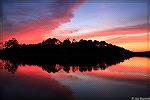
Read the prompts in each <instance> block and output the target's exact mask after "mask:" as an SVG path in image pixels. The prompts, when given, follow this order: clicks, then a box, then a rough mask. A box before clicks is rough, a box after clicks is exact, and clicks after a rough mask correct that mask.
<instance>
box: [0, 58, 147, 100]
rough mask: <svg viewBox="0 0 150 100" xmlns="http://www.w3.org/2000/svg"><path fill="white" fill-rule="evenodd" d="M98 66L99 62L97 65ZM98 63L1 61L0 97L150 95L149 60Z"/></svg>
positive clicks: (119, 98) (129, 98) (118, 99)
mask: <svg viewBox="0 0 150 100" xmlns="http://www.w3.org/2000/svg"><path fill="white" fill-rule="evenodd" d="M97 66H98V65H97ZM97 66H91V67H89V66H87V67H84V68H81V67H79V66H69V67H68V66H67V67H66V66H61V65H59V64H56V66H53V68H52V69H48V70H46V69H43V68H42V67H41V66H36V65H35V66H33V65H32V66H30V65H26V64H25V65H17V66H15V65H13V64H11V63H9V61H4V60H0V100H54V99H56V100H58V99H60V100H63V99H65V100H80V99H81V100H85V99H88V100H89V99H90V100H100V99H101V100H105V99H106V100H108V99H110V100H112V99H114V100H123V99H124V100H135V99H133V98H136V97H137V98H139V97H142V98H145V97H150V78H149V74H150V59H149V58H138V57H134V58H130V59H128V60H125V61H124V62H121V63H119V64H116V65H112V66H108V67H107V68H106V69H105V70H104V69H101V68H99V67H97Z"/></svg>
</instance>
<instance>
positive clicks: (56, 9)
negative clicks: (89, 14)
mask: <svg viewBox="0 0 150 100" xmlns="http://www.w3.org/2000/svg"><path fill="white" fill-rule="evenodd" d="M83 2H84V0H80V1H78V2H74V3H71V2H69V0H68V1H65V2H64V1H61V0H58V1H56V2H55V3H54V4H53V5H51V6H49V8H48V10H49V12H50V13H51V15H50V16H42V17H40V18H38V19H34V20H29V21H26V22H24V23H20V24H19V25H16V26H15V27H13V29H12V30H11V31H9V30H7V31H5V34H8V35H5V40H8V39H10V38H12V37H15V38H17V39H18V40H19V41H20V42H26V43H27V42H28V43H33V42H40V41H42V40H43V38H42V36H41V35H42V34H44V33H51V32H52V30H54V29H56V28H58V27H59V26H61V25H62V24H64V23H67V22H70V20H71V18H73V12H74V11H75V10H76V9H77V8H78V7H79V6H80V5H81V4H82V3H83ZM6 27H7V24H6ZM10 33H11V34H10Z"/></svg>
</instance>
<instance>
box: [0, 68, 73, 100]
mask: <svg viewBox="0 0 150 100" xmlns="http://www.w3.org/2000/svg"><path fill="white" fill-rule="evenodd" d="M32 70H34V71H32ZM21 71H26V72H27V74H24V73H25V72H23V73H21ZM46 73H47V72H44V71H43V70H42V69H41V68H39V67H37V68H36V67H35V66H32V67H19V70H18V72H16V74H13V75H12V74H10V73H6V75H3V73H0V81H1V83H0V86H2V87H3V89H1V90H5V91H2V93H3V95H2V99H1V100H5V99H10V98H11V99H13V100H15V99H17V100H18V99H26V100H28V99H38V100H43V99H44V100H49V99H65V100H66V99H67V100H68V99H69V100H70V99H71V100H72V99H73V96H72V91H71V90H70V89H69V87H68V86H64V85H62V84H60V83H59V82H57V81H56V80H55V78H52V77H51V78H49V77H50V75H49V74H46ZM38 74H39V75H38ZM10 75H11V76H12V77H10Z"/></svg>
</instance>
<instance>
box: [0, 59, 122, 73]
mask: <svg viewBox="0 0 150 100" xmlns="http://www.w3.org/2000/svg"><path fill="white" fill-rule="evenodd" d="M123 61H124V60H118V59H113V60H106V61H99V62H98V63H97V64H94V63H92V64H89V62H88V63H87V64H85V63H84V64H82V63H76V64H75V63H73V64H65V63H60V64H56V63H49V64H48V63H47V64H43V62H34V61H33V62H32V61H30V62H29V61H27V62H26V61H16V60H15V61H13V60H11V61H10V60H1V63H0V64H1V65H2V66H3V67H2V68H3V69H6V70H7V71H9V72H11V73H15V72H16V71H17V68H18V66H19V65H22V66H25V65H37V66H39V67H41V68H42V69H43V70H45V71H47V72H48V73H56V72H59V71H60V70H63V71H65V72H66V73H69V72H77V71H80V72H86V71H89V72H90V71H92V70H105V69H106V68H107V67H109V66H111V65H114V64H118V63H120V62H123Z"/></svg>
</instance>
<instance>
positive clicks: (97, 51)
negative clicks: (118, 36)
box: [0, 38, 130, 57]
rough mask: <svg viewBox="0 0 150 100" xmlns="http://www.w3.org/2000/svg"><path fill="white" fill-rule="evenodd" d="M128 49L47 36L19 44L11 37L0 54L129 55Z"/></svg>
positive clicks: (101, 42)
mask: <svg viewBox="0 0 150 100" xmlns="http://www.w3.org/2000/svg"><path fill="white" fill-rule="evenodd" d="M129 53H130V51H129V50H126V49H124V48H122V47H118V46H116V45H112V44H108V43H106V42H105V41H100V42H99V41H97V40H94V41H92V40H83V39H81V40H80V41H79V42H77V41H75V40H73V41H70V40H69V39H66V40H64V41H63V42H61V41H59V40H58V39H56V38H49V39H47V40H45V41H43V42H41V43H37V44H19V42H18V41H17V40H16V39H15V38H12V39H11V40H9V41H7V42H5V44H4V48H3V50H1V52H0V54H1V56H22V57H23V56H40V57H42V56H45V57H47V56H59V57H70V56H71V57H77V56H95V57H113V56H117V57H123V56H126V55H129Z"/></svg>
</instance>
